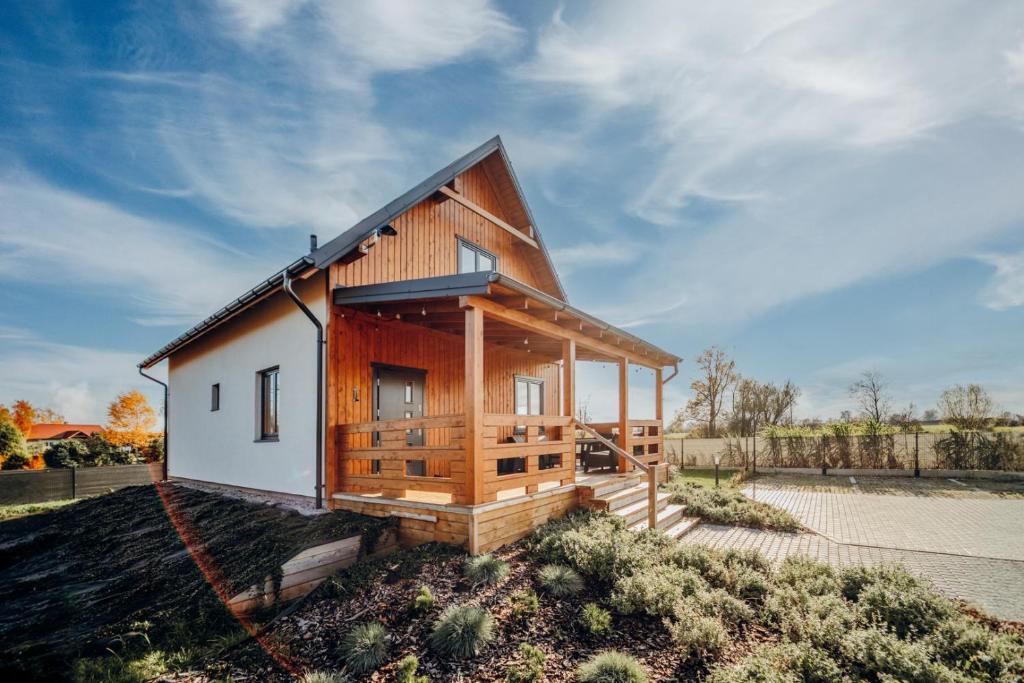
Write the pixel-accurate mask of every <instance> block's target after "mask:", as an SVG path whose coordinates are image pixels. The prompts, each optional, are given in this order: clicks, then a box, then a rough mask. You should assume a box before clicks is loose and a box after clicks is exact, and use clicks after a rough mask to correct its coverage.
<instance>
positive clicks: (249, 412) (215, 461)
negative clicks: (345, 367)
mask: <svg viewBox="0 0 1024 683" xmlns="http://www.w3.org/2000/svg"><path fill="white" fill-rule="evenodd" d="M295 291H296V293H297V294H299V296H300V297H302V299H303V301H304V302H305V303H306V305H307V306H309V308H310V309H311V310H312V311H313V313H314V314H315V315H316V316H317V317H318V318H319V319H320V321H321V322H323V323H324V324H325V325H326V320H327V305H326V301H327V299H326V295H325V291H324V275H323V273H320V274H317V275H315V276H313V277H311V278H309V279H308V280H305V281H299V282H296V283H295ZM315 341H316V328H315V327H313V324H312V323H311V322H310V321H309V319H308V318H307V317H306V316H305V315H303V313H302V311H300V310H299V309H298V308H297V307H296V306H295V304H294V302H292V301H291V300H290V299H289V298H288V297H287V296H286V295H285V294H284V293H283V292H278V293H277V294H275V295H273V296H272V297H270V298H269V299H267V300H265V301H263V302H261V303H259V304H257V305H256V306H254V307H253V308H251V309H250V310H248V311H246V312H245V313H242V314H241V315H239V316H236V317H235V318H234V319H232V320H230V321H228V322H227V323H225V324H223V325H222V326H221V327H219V328H218V329H217V330H215V331H213V332H211V333H209V334H207V335H205V336H204V337H202V338H200V339H198V340H196V341H194V342H192V343H191V344H189V345H187V346H186V347H184V348H183V349H181V350H180V351H178V352H176V353H175V354H174V355H173V356H171V358H170V365H169V370H168V372H169V376H170V380H169V384H170V410H169V411H168V412H169V420H168V430H169V442H170V443H169V457H168V469H169V474H170V476H172V477H184V478H187V479H196V480H200V481H207V482H216V483H220V484H229V485H232V486H242V487H246V488H253V489H261V490H265V491H275V492H280V493H289V494H295V495H301V496H310V497H311V496H313V495H314V494H315V490H314V489H315V485H316V470H315V467H316V463H315V453H316V441H315V439H316V434H315V431H316V429H315V427H316V412H315V411H316V357H315V355H314V353H315V348H316V345H315ZM325 363H326V357H325ZM275 365H276V366H279V367H280V393H279V405H278V413H279V416H278V422H279V427H278V430H279V434H280V436H279V440H278V441H276V442H259V441H257V438H258V434H257V429H258V422H257V401H258V393H257V373H258V372H259V371H260V370H264V369H266V368H270V367H273V366H275ZM216 383H219V384H220V410H217V411H211V410H210V394H211V386H212V385H213V384H216Z"/></svg>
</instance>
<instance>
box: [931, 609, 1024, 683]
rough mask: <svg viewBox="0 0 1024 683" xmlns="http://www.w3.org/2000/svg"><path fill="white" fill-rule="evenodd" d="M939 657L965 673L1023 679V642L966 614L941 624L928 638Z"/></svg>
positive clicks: (991, 677)
mask: <svg viewBox="0 0 1024 683" xmlns="http://www.w3.org/2000/svg"><path fill="white" fill-rule="evenodd" d="M924 642H925V644H926V645H927V647H928V649H929V650H931V651H932V652H933V653H934V654H935V655H936V656H937V657H938V658H939V659H941V660H942V661H943V662H944V663H945V664H947V665H949V666H950V667H952V668H954V669H956V670H958V671H962V672H964V673H966V674H969V675H973V676H976V677H981V678H985V679H988V680H1024V642H1022V641H1021V639H1020V637H1019V636H1017V637H1015V636H1012V635H1010V634H1004V633H993V632H992V631H989V630H988V629H986V628H985V627H984V626H982V625H981V624H978V623H977V622H975V621H973V620H971V619H968V618H967V617H963V616H960V617H953V618H951V619H947V620H946V621H944V622H942V623H941V624H939V626H938V627H937V628H936V629H935V630H934V631H932V633H931V634H930V635H928V636H927V638H926V639H925V641H924Z"/></svg>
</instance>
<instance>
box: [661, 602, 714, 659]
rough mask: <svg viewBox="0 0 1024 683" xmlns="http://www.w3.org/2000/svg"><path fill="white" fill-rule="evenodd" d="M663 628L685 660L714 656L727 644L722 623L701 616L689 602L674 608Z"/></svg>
mask: <svg viewBox="0 0 1024 683" xmlns="http://www.w3.org/2000/svg"><path fill="white" fill-rule="evenodd" d="M665 627H666V628H667V629H668V632H669V636H671V638H672V642H673V643H675V644H676V646H677V647H678V648H679V649H680V651H681V652H682V654H683V655H684V656H685V657H686V658H687V659H697V658H705V657H709V656H714V655H716V654H718V653H719V652H721V651H722V649H723V648H724V647H725V646H726V645H728V643H729V634H728V633H726V631H725V626H723V625H722V622H721V621H720V620H719V619H718V618H716V617H709V616H707V615H705V614H702V613H701V612H700V610H699V609H698V608H697V607H696V606H695V605H694V604H693V603H692V602H690V601H684V602H681V603H679V604H678V605H677V606H676V610H675V614H674V615H673V616H672V618H671V619H665Z"/></svg>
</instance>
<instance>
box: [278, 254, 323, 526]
mask: <svg viewBox="0 0 1024 683" xmlns="http://www.w3.org/2000/svg"><path fill="white" fill-rule="evenodd" d="M281 288H282V289H283V290H284V292H285V294H287V295H288V297H289V298H290V299H291V300H292V301H294V302H295V305H296V306H298V307H299V310H300V311H302V312H303V313H305V314H306V317H307V318H309V320H310V322H311V323H313V325H314V326H316V508H317V509H318V510H319V509H321V508H323V505H324V495H323V485H324V463H323V453H324V446H323V434H324V326H323V323H321V322H320V320H319V319H318V318H317V317H316V316H315V315H313V311H311V310H309V307H308V306H306V304H305V303H303V301H302V299H300V298H299V297H298V295H297V294H295V290H293V289H292V279H291V276H290V275H289V274H288V269H287V268H285V270H284V277H283V279H282V283H281Z"/></svg>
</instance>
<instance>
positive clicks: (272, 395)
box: [260, 368, 280, 441]
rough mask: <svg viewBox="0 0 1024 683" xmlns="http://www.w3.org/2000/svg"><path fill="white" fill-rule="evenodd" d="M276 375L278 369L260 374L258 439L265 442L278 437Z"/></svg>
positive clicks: (271, 369) (277, 383)
mask: <svg viewBox="0 0 1024 683" xmlns="http://www.w3.org/2000/svg"><path fill="white" fill-rule="evenodd" d="M278 375H279V373H278V368H270V369H269V370H264V371H263V372H261V373H260V438H261V439H263V440H267V441H271V440H274V439H276V438H277V436H278V424H277V416H278V413H277V408H278V394H279V391H280V380H279V377H278Z"/></svg>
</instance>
